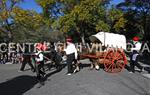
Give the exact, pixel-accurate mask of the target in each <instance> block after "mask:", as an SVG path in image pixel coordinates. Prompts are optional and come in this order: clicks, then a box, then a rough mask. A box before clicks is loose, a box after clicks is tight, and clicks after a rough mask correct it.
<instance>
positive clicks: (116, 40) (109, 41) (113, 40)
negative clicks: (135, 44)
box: [89, 32, 126, 50]
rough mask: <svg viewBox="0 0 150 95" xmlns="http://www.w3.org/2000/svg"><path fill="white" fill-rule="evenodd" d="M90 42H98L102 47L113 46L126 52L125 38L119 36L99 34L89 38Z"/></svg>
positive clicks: (105, 33)
mask: <svg viewBox="0 0 150 95" xmlns="http://www.w3.org/2000/svg"><path fill="white" fill-rule="evenodd" d="M89 38H90V40H91V41H92V42H95V41H97V40H98V41H100V42H101V43H102V45H103V46H109V47H111V46H113V47H118V48H121V47H122V48H123V49H125V50H126V37H125V36H124V35H120V34H114V33H107V32H99V33H97V34H95V35H92V36H90V37H89Z"/></svg>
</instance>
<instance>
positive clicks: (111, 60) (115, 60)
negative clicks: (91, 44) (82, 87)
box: [103, 49, 127, 73]
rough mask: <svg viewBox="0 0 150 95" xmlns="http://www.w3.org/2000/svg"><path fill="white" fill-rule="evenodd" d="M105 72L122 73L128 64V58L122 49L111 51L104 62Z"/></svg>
mask: <svg viewBox="0 0 150 95" xmlns="http://www.w3.org/2000/svg"><path fill="white" fill-rule="evenodd" d="M103 64H104V70H105V71H106V72H109V73H117V72H121V71H122V69H123V68H124V67H125V64H127V59H126V56H125V54H124V52H123V50H121V49H117V50H116V49H109V50H108V52H107V53H106V54H105V56H104V60H103Z"/></svg>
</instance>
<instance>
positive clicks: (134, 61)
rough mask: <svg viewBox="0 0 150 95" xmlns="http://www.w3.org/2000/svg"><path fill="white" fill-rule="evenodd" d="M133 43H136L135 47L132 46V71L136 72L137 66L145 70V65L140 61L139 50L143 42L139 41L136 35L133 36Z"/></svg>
mask: <svg viewBox="0 0 150 95" xmlns="http://www.w3.org/2000/svg"><path fill="white" fill-rule="evenodd" d="M133 43H134V45H135V47H134V48H131V50H132V54H131V57H130V67H131V71H132V72H133V73H134V72H135V66H137V67H138V68H139V69H140V70H141V72H142V71H143V70H144V68H143V66H141V65H140V64H139V63H138V61H139V53H138V52H139V51H140V49H141V43H140V42H139V38H138V37H134V38H133Z"/></svg>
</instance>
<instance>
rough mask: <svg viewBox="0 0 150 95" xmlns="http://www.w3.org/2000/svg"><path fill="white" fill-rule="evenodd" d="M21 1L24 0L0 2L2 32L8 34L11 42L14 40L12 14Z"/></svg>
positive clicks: (4, 0) (0, 26) (2, 0)
mask: <svg viewBox="0 0 150 95" xmlns="http://www.w3.org/2000/svg"><path fill="white" fill-rule="evenodd" d="M21 1H22V0H1V2H0V31H1V32H3V33H6V34H7V37H8V38H9V40H12V39H13V36H12V29H11V25H12V22H11V20H12V17H11V12H12V10H13V8H14V7H15V6H16V5H17V3H19V2H21Z"/></svg>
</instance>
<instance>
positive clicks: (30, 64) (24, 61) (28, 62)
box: [20, 59, 34, 71]
mask: <svg viewBox="0 0 150 95" xmlns="http://www.w3.org/2000/svg"><path fill="white" fill-rule="evenodd" d="M26 64H29V66H30V67H31V69H32V70H34V66H33V64H32V63H31V60H28V59H24V60H23V62H22V65H21V68H20V70H22V71H23V70H24V68H25V66H26Z"/></svg>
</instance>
